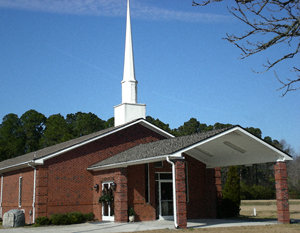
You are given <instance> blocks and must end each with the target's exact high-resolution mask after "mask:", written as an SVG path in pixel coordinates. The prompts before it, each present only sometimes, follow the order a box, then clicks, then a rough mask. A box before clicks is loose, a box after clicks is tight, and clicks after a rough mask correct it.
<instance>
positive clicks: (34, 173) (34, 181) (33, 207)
mask: <svg viewBox="0 0 300 233" xmlns="http://www.w3.org/2000/svg"><path fill="white" fill-rule="evenodd" d="M27 165H28V166H29V167H32V168H33V192H32V193H33V195H32V223H35V190H36V167H34V166H33V165H31V164H30V163H28V164H27ZM1 187H2V186H1ZM1 194H2V193H1Z"/></svg>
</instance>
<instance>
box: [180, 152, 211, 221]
mask: <svg viewBox="0 0 300 233" xmlns="http://www.w3.org/2000/svg"><path fill="white" fill-rule="evenodd" d="M184 157H185V159H186V161H187V166H188V168H187V170H188V189H189V190H188V194H189V197H188V200H189V201H188V203H187V218H188V219H197V218H215V217H216V195H217V193H216V186H215V180H214V169H206V165H205V164H204V163H201V162H199V161H198V160H196V159H194V158H192V157H190V156H188V155H184Z"/></svg>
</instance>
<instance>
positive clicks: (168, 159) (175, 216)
mask: <svg viewBox="0 0 300 233" xmlns="http://www.w3.org/2000/svg"><path fill="white" fill-rule="evenodd" d="M166 159H167V162H168V163H170V164H171V165H172V180H173V214H174V225H175V228H178V222H177V205H176V204H177V203H176V202H177V201H176V200H177V199H176V179H175V177H176V176H175V164H174V162H172V161H171V160H170V158H169V156H167V158H166ZM160 211H161V210H160Z"/></svg>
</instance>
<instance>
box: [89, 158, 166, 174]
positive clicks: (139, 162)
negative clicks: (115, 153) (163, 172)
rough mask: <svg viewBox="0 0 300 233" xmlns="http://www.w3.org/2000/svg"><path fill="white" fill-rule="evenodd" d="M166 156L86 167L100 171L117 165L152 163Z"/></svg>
mask: <svg viewBox="0 0 300 233" xmlns="http://www.w3.org/2000/svg"><path fill="white" fill-rule="evenodd" d="M166 156H167V155H161V156H156V157H151V158H146V159H138V160H132V161H127V162H121V163H113V164H108V165H102V166H97V167H91V168H87V170H90V171H100V170H106V169H112V168H117V167H127V166H131V165H138V164H144V163H150V162H151V163H153V162H157V161H162V160H165V159H166Z"/></svg>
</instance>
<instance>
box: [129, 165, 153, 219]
mask: <svg viewBox="0 0 300 233" xmlns="http://www.w3.org/2000/svg"><path fill="white" fill-rule="evenodd" d="M153 168H154V167H153V164H150V166H149V177H151V178H152V180H150V203H146V199H145V188H146V185H147V184H145V164H143V165H137V166H130V167H128V206H129V207H133V208H134V211H135V212H136V215H137V216H136V221H151V220H155V219H156V216H155V215H156V214H155V192H154V187H155V182H153V181H154V169H153Z"/></svg>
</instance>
